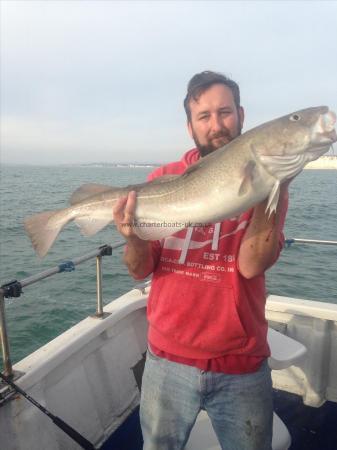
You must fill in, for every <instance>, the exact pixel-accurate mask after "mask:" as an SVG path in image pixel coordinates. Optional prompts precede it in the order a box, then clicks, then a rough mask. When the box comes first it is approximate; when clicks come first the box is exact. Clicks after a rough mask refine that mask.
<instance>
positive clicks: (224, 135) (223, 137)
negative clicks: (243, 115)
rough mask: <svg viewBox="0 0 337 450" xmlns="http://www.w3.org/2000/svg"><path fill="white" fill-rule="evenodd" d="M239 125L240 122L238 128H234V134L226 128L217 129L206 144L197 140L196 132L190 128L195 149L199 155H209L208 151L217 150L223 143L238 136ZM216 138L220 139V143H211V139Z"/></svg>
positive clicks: (239, 131)
mask: <svg viewBox="0 0 337 450" xmlns="http://www.w3.org/2000/svg"><path fill="white" fill-rule="evenodd" d="M241 129H242V128H241V126H240V123H238V129H237V130H236V133H235V134H234V135H231V133H230V132H229V130H228V129H227V128H225V129H223V130H221V131H219V132H218V133H215V134H213V135H212V136H211V138H210V142H209V143H208V144H206V145H202V144H200V142H199V139H198V138H197V136H196V134H195V133H194V130H193V128H192V137H193V140H194V142H195V145H196V147H197V149H198V150H199V153H200V156H201V157H204V156H206V155H209V154H210V153H212V152H214V150H218V149H219V148H221V147H223V146H224V145H226V144H228V143H229V142H231V141H232V140H233V139H235V138H236V137H238V136H240V134H241ZM214 139H218V140H220V144H213V142H212V141H213V140H214Z"/></svg>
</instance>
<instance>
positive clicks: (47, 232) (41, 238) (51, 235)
mask: <svg viewBox="0 0 337 450" xmlns="http://www.w3.org/2000/svg"><path fill="white" fill-rule="evenodd" d="M59 212H60V211H46V212H43V213H40V214H35V215H34V216H31V217H28V219H26V220H25V230H26V232H27V234H28V236H29V238H30V240H31V241H32V245H33V247H34V250H35V251H36V253H37V254H38V255H39V257H40V258H43V257H44V256H46V254H47V253H48V251H49V249H50V247H51V246H52V245H53V243H54V242H55V240H56V238H57V236H58V234H59V233H60V231H61V230H62V228H63V227H64V226H65V225H66V224H67V223H68V222H69V220H70V218H69V216H68V215H67V214H59Z"/></svg>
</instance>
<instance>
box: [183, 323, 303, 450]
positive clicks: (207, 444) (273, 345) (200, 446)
mask: <svg viewBox="0 0 337 450" xmlns="http://www.w3.org/2000/svg"><path fill="white" fill-rule="evenodd" d="M268 344H269V347H270V351H271V356H270V358H269V360H268V363H269V366H270V368H271V369H273V370H280V369H285V368H287V367H290V366H291V365H292V364H294V363H295V362H297V361H298V360H299V359H300V358H302V356H303V355H304V354H305V353H306V351H307V349H306V347H305V346H304V345H302V344H301V343H300V342H297V341H296V340H295V339H292V338H290V337H288V336H285V335H284V334H282V333H279V332H278V331H275V330H273V329H272V328H269V329H268ZM290 445H291V437H290V434H289V431H288V429H287V427H286V426H285V424H284V423H283V422H282V420H281V419H280V418H279V417H278V415H277V414H276V413H275V412H274V416H273V443H272V448H273V450H288V449H289V447H290ZM185 450H221V447H220V445H219V442H218V440H217V437H216V434H215V432H214V430H213V427H212V424H211V421H210V419H209V417H208V415H207V413H206V411H201V412H200V414H199V415H198V417H197V421H196V423H195V425H194V427H193V429H192V432H191V435H190V437H189V440H188V442H187V445H186V447H185Z"/></svg>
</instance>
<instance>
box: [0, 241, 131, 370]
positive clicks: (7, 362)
mask: <svg viewBox="0 0 337 450" xmlns="http://www.w3.org/2000/svg"><path fill="white" fill-rule="evenodd" d="M123 245H125V242H124V241H123V242H118V243H117V244H115V245H113V246H111V245H102V246H101V247H98V248H96V249H95V250H92V251H91V252H89V253H86V254H84V255H82V256H79V257H77V258H74V259H72V260H69V261H63V262H61V263H60V264H58V265H57V266H54V267H51V268H50V269H47V270H44V271H43V272H39V273H37V274H36V275H32V276H30V277H27V278H24V279H22V280H20V281H18V280H13V281H10V282H8V283H5V284H3V285H2V286H1V287H0V342H1V348H2V358H3V365H4V371H3V374H4V375H5V376H7V377H13V367H12V362H11V357H10V346H9V339H8V333H7V324H6V314H5V298H15V297H20V296H21V294H22V293H23V292H22V289H23V288H24V287H26V286H29V285H31V284H34V283H37V282H39V281H41V280H43V279H45V278H48V277H51V276H53V275H56V274H58V273H62V272H72V271H74V270H75V266H77V265H79V264H82V263H84V262H86V261H89V260H90V259H93V258H96V291H97V298H96V313H95V316H94V317H97V318H98V319H104V317H105V316H104V312H103V290H102V258H103V256H110V255H112V251H113V250H115V249H117V248H119V247H122V246H123Z"/></svg>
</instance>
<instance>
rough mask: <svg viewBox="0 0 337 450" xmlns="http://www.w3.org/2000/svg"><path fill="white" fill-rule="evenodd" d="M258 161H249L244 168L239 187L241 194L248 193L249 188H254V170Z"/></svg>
mask: <svg viewBox="0 0 337 450" xmlns="http://www.w3.org/2000/svg"><path fill="white" fill-rule="evenodd" d="M255 166H256V163H255V162H254V161H248V163H247V164H246V166H245V167H244V169H243V174H242V182H241V184H240V187H239V192H238V194H239V196H240V197H241V196H242V195H245V194H247V192H249V190H251V189H253V180H254V170H255Z"/></svg>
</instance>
